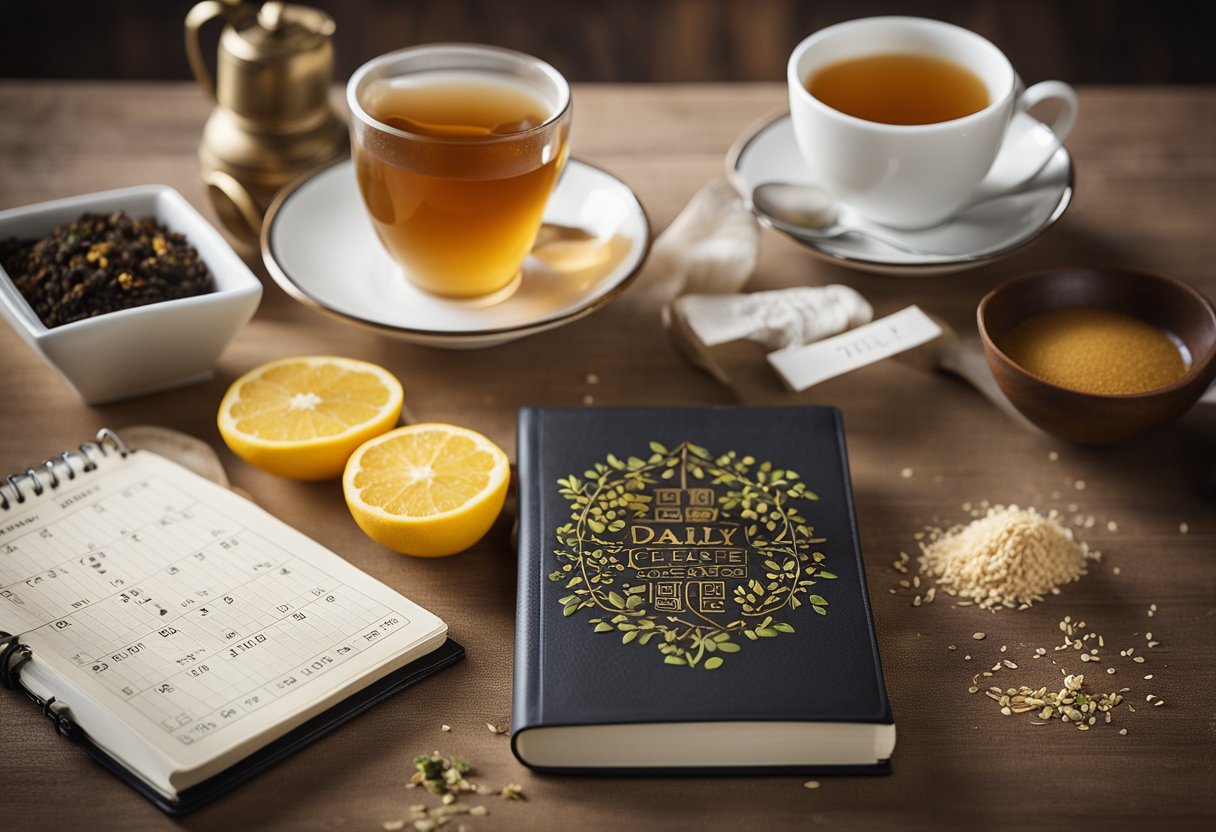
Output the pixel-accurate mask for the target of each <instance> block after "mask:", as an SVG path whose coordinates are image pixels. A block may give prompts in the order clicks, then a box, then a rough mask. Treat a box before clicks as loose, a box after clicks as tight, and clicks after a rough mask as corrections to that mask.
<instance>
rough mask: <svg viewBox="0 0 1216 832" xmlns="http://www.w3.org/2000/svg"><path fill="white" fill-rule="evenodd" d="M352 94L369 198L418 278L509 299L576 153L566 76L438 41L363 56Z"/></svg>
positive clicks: (523, 60)
mask: <svg viewBox="0 0 1216 832" xmlns="http://www.w3.org/2000/svg"><path fill="white" fill-rule="evenodd" d="M346 100H347V104H348V105H349V107H350V111H351V150H352V154H353V156H354V162H355V173H356V177H357V179H358V182H359V190H360V192H361V193H362V195H363V202H364V204H365V205H366V207H367V211H368V214H370V216H371V220H372V225H373V226H374V227H375V229H376V234H377V236H378V237H379V238H380V241H381V242H382V243H383V244H384V247H385V248H386V249H387V250H388V253H389V254H390V255H391V256H392V257H393V259H394V260H396V261H397V263H398V264H400V265H401V267H402V269H403V270H404V272H405V275H406V277H407V278H408V279H409V280H410V282H412V283H413V284H414V285H415V286H417V287H418V288H420V289H423V290H424V291H427V292H430V293H432V294H435V295H440V296H443V297H447V298H453V299H466V300H477V301H479V302H480V303H493V302H497V301H500V300H503V299H505V298H506V297H509V296H510V294H511V293H512V292H514V291H515V289H516V288H517V287H518V285H519V282H520V279H521V271H520V269H521V266H522V265H523V262H524V258H525V257H527V255H528V252H529V251H530V250H531V248H532V244H533V242H534V241H535V239H536V234H537V232H538V231H539V230H540V226H541V218H542V216H543V214H544V210H545V203H546V202H547V201H548V199H549V195H550V193H551V192H552V190H553V187H554V185H555V184H556V183H557V180H558V177H559V176H560V175H561V172H562V168H563V167H564V166H565V163H566V159H567V157H568V155H569V136H570V118H571V101H570V86H569V84H567V83H566V79H565V78H563V77H562V76H561V74H560V73H559V72H558V71H557V70H556V69H554V68H553V67H551V66H550V65H549V64H547V63H545V62H544V61H541V60H539V59H537V58H533V57H531V56H529V55H525V54H523V53H520V52H513V51H511V50H508V49H499V48H496V47H490V46H479V45H474V44H434V45H428V46H417V47H411V48H409V49H402V50H400V51H397V52H390V53H389V54H387V55H381V56H380V57H378V58H375V59H373V60H371V61H369V62H368V63H366V64H364V65H363V66H362V67H360V68H359V69H358V71H356V72H355V74H354V75H353V76H351V79H350V82H349V83H348V84H347V87H346Z"/></svg>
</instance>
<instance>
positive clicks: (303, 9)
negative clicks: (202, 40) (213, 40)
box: [185, 0, 349, 246]
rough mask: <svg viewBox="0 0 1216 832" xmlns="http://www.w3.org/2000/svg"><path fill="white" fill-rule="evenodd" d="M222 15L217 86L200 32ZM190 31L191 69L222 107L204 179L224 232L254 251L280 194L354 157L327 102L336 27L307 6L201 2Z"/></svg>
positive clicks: (208, 145)
mask: <svg viewBox="0 0 1216 832" xmlns="http://www.w3.org/2000/svg"><path fill="white" fill-rule="evenodd" d="M220 16H222V17H223V18H224V20H225V21H226V25H225V26H224V30H223V32H222V34H221V35H220V41H219V54H218V57H217V58H216V77H215V80H212V77H211V74H210V72H208V70H207V65H206V63H205V62H204V61H203V52H202V49H201V47H200V46H199V31H200V30H201V29H202V27H203V25H204V24H206V23H207V22H209V21H211V20H213V19H215V18H217V17H220ZM185 28H186V55H187V57H189V59H190V69H191V71H193V73H194V77H195V79H197V80H198V83H199V85H200V86H201V87H202V88H203V90H204V91H205V92H206V93H207V94H208V95H210V96H211V97H212V98H213V99H214V100H215V102H216V104H217V106H216V108H215V109H214V110H213V111H212V112H211V117H210V118H208V119H207V126H206V127H205V128H204V129H203V141H202V144H201V145H200V146H199V151H198V153H199V162H200V163H201V165H202V175H203V181H204V182H205V183H206V184H207V190H208V193H209V194H210V197H211V201H212V204H213V205H214V206H215V210H216V213H217V214H218V215H219V218H220V221H221V222H222V223H223V224H224V227H225V228H227V230H228V231H229V233H231V234H232V236H233V237H235V238H236V239H237V240H238V241H239V242H241V243H244V244H246V245H250V246H256V245H257V242H258V237H259V234H260V231H261V226H262V218H263V216H264V215H265V213H266V209H267V208H268V207H269V206H270V203H271V201H272V200H273V199H274V195H275V194H276V193H277V192H278V191H279V189H280V188H282V187H283V186H284V185H286V184H287V183H288V182H291V181H292V180H293V179H295V178H296V177H298V176H300V175H301V174H303V173H305V172H307V171H309V170H312V169H313V168H316V167H318V166H321V165H324V164H325V163H327V162H329V161H330V160H332V159H335V158H337V157H338V156H340V155H342V154H345V153H346V152H347V148H348V146H349V145H348V138H347V132H346V126H345V125H344V124H343V123H342V121H341V120H340V119H339V118H338V117H337V115H336V114H335V113H334V111H333V108H332V107H331V106H330V103H329V87H330V82H331V80H332V79H333V44H332V42H331V37H332V36H333V33H334V28H335V27H334V21H333V18H331V17H330V16H329V15H327V14H326V13H325V12H322V11H320V10H318V9H312V8H308V7H307V6H297V5H292V4H287V3H281V2H267V3H264V4H262V6H261V8H258V7H257V6H256V5H254V4H251V3H244V2H241V0H203V2H201V3H199V4H198V5H196V6H195V7H194V8H192V9H191V10H190V12H189V13H188V14H187V15H186V23H185Z"/></svg>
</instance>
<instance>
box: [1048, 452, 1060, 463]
mask: <svg viewBox="0 0 1216 832" xmlns="http://www.w3.org/2000/svg"><path fill="white" fill-rule="evenodd" d="M1047 458H1048V459H1050V460H1051V461H1052V462H1059V460H1060V455H1059V454H1058V453H1057V452H1055V451H1051V452H1050V453H1048V454H1047Z"/></svg>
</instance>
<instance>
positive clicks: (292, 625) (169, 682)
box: [0, 476, 409, 745]
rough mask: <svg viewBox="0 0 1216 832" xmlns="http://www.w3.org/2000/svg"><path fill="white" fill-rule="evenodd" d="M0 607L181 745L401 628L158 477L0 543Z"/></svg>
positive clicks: (355, 594)
mask: <svg viewBox="0 0 1216 832" xmlns="http://www.w3.org/2000/svg"><path fill="white" fill-rule="evenodd" d="M0 612H3V613H4V614H5V617H6V618H8V617H16V618H17V620H20V621H22V622H25V623H27V624H28V625H29V626H28V627H27V630H26V631H27V632H37V633H39V634H40V635H42V636H44V641H45V643H47V644H48V645H50V647H51V649H53V650H55V651H56V652H58V653H60V654H61V655H63V656H65V657H67V658H69V659H70V660H71V661H72V662H73V663H74V664H76V665H77V666H78V667H80V668H81V669H82V670H84V671H85V672H87V673H90V674H91V675H92V677H93V678H94V679H96V680H97V681H98V682H99V683H100V684H102V685H103V686H104V687H105V688H106V689H107V690H109V691H111V692H113V693H114V694H116V695H117V696H119V697H121V698H122V699H123V700H125V701H126V702H128V703H129V704H130V705H132V706H133V708H134V709H135V710H136V711H137V712H138V713H140V714H141V715H142V716H143V718H144V719H146V720H147V721H148V722H149V723H151V724H153V725H155V726H157V727H158V728H159V729H160V730H161V731H164V732H165V733H167V734H169V735H170V736H172V737H173V738H174V739H176V740H177V741H178V742H180V743H181V744H183V745H190V744H192V743H194V742H197V741H198V740H199V739H201V738H202V737H205V736H209V735H211V734H213V733H214V732H216V731H221V730H225V729H226V728H227V727H228V726H230V725H233V724H237V723H239V722H240V721H241V719H242V718H243V717H246V716H248V715H250V714H253V713H255V712H256V711H258V710H260V709H262V708H264V707H266V706H267V705H269V704H270V703H272V702H274V701H276V700H278V699H279V698H281V697H283V696H285V695H288V694H289V693H291V692H292V691H295V690H299V689H301V688H303V687H305V686H307V685H309V684H313V683H316V682H317V681H318V680H319V679H321V678H323V677H324V676H325V675H326V674H328V673H330V672H331V671H333V670H334V669H335V668H338V667H341V666H342V665H343V664H345V663H346V662H348V661H350V660H351V659H353V658H354V657H355V656H357V655H359V654H360V653H361V652H363V651H365V650H367V649H369V648H371V646H372V645H373V644H376V643H377V642H378V641H379V640H380V639H381V638H383V637H384V636H385V635H387V634H389V633H392V632H396V631H398V630H400V629H402V628H404V627H405V626H407V625H408V624H409V619H408V618H407V617H406V616H405V615H404V614H403V613H402V612H401V611H399V610H394V609H392V608H390V607H389V606H388V605H386V604H384V603H381V602H379V601H376V600H374V599H372V598H371V597H369V596H368V595H366V594H365V593H363V592H361V591H359V590H357V589H355V588H353V587H351V586H349V585H347V584H345V583H343V582H342V581H341V580H339V579H337V578H334V577H332V576H331V575H329V574H327V573H326V572H325V571H324V570H322V569H321V568H319V567H317V566H316V565H314V564H312V563H309V562H306V561H305V560H303V559H301V558H299V557H297V556H295V555H293V554H292V553H290V552H288V551H285V550H284V549H283V548H282V547H280V546H278V545H276V544H275V543H273V542H271V541H270V540H268V539H267V538H266V537H265V536H264V535H262V534H259V533H258V532H256V531H254V530H252V529H249V528H245V527H242V526H241V525H239V524H238V523H236V522H235V521H233V520H231V519H230V518H228V517H225V516H223V515H222V514H220V513H219V512H217V511H215V510H214V509H211V508H209V507H208V506H206V505H204V504H202V503H200V502H198V501H197V500H194V499H191V498H190V497H188V496H187V495H186V494H185V493H184V492H182V491H181V490H180V489H179V488H176V487H175V486H173V485H172V484H170V483H169V482H166V481H164V480H163V479H161V478H159V477H157V476H146V477H143V478H140V479H138V480H136V481H133V482H131V483H129V484H126V485H124V486H122V487H121V488H118V489H112V490H111V491H110V492H103V493H101V494H99V495H98V496H97V497H96V499H94V500H91V501H81V502H80V503H78V504H76V505H74V506H72V507H70V508H67V509H65V510H64V511H63V512H62V513H61V515H60V516H59V517H58V518H57V519H56V520H55V522H53V523H50V524H48V525H46V526H44V527H42V528H38V529H34V530H31V531H29V532H26V533H24V534H21V535H19V536H16V537H14V538H13V539H12V540H10V541H8V542H7V543H5V544H4V545H3V546H0Z"/></svg>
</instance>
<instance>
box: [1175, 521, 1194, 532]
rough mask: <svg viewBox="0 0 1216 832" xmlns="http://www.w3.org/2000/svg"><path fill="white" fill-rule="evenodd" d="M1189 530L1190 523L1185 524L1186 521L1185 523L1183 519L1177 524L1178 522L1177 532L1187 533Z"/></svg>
mask: <svg viewBox="0 0 1216 832" xmlns="http://www.w3.org/2000/svg"><path fill="white" fill-rule="evenodd" d="M1190 530H1191V527H1190V525H1189V524H1187V523H1186V521H1183V522H1181V523H1179V524H1178V532H1179V533H1180V534H1186V533H1187V532H1189V531H1190Z"/></svg>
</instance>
